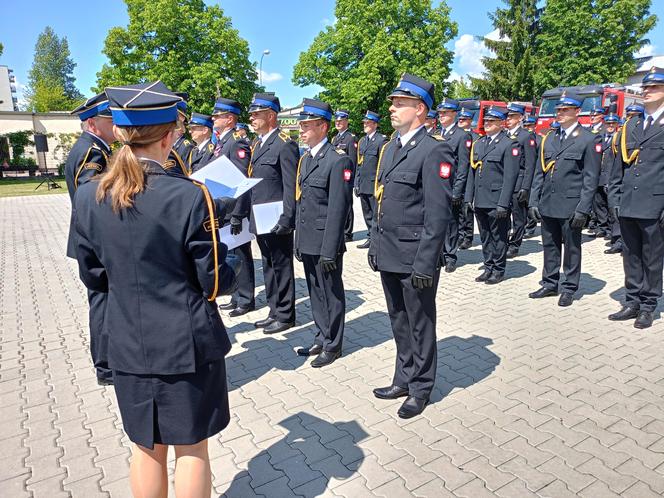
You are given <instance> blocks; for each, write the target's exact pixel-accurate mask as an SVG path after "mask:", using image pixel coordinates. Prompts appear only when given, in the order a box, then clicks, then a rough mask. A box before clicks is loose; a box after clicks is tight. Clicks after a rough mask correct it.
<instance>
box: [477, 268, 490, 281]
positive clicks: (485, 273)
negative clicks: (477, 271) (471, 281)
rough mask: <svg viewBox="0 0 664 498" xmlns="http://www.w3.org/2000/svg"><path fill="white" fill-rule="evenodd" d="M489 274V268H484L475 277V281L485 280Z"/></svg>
mask: <svg viewBox="0 0 664 498" xmlns="http://www.w3.org/2000/svg"><path fill="white" fill-rule="evenodd" d="M490 276H491V270H484V273H482V274H481V275H480V276H479V277H475V282H486V281H487V280H489V277H490Z"/></svg>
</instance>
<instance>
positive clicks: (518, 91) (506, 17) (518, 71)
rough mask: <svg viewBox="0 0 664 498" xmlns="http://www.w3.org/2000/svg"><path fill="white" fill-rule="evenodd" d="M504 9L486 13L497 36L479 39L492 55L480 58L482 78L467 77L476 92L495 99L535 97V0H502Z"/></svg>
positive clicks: (537, 32)
mask: <svg viewBox="0 0 664 498" xmlns="http://www.w3.org/2000/svg"><path fill="white" fill-rule="evenodd" d="M503 3H504V4H505V8H497V9H496V11H495V12H493V13H490V14H489V18H490V19H491V21H492V22H493V27H494V28H496V29H497V30H498V34H499V39H498V40H494V39H490V38H486V37H484V38H483V41H484V44H485V45H486V47H487V48H488V49H489V50H490V51H491V52H493V56H492V57H484V58H483V60H482V62H483V63H484V67H485V68H486V71H485V72H484V74H483V77H482V78H471V80H472V83H473V85H474V86H475V87H476V88H477V90H478V93H479V95H480V96H481V97H484V98H489V97H490V98H493V99H496V100H504V101H510V100H520V101H529V100H532V99H533V98H534V97H535V87H534V86H535V85H534V75H533V70H534V67H535V59H534V57H533V52H534V50H535V43H536V40H537V36H538V34H539V26H540V23H539V16H540V14H541V10H540V9H538V8H537V0H503Z"/></svg>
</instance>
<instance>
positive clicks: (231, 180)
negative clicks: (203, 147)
mask: <svg viewBox="0 0 664 498" xmlns="http://www.w3.org/2000/svg"><path fill="white" fill-rule="evenodd" d="M189 178H191V179H192V180H196V181H197V182H201V183H204V184H205V186H206V187H207V188H208V190H209V191H210V194H212V197H214V198H215V199H218V198H219V197H230V198H232V199H237V198H238V197H240V196H241V195H242V194H244V193H245V192H247V191H248V190H250V189H252V188H253V187H254V186H256V184H258V182H260V181H261V179H260V178H247V177H246V176H244V175H243V174H242V172H241V171H240V170H239V169H237V167H236V166H235V165H234V164H233V163H232V162H231V160H230V159H228V158H227V157H226V156H220V157H218V158H217V159H215V160H214V161H212V162H211V163H210V164H208V165H207V166H205V167H204V168H201V169H199V170H198V171H196V172H195V173H192V174H191V176H190V177H189Z"/></svg>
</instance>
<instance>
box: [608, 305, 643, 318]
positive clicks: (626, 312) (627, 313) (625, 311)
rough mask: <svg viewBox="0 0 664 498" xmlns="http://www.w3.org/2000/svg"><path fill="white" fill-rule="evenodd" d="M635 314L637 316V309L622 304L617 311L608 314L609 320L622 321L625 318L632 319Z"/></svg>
mask: <svg viewBox="0 0 664 498" xmlns="http://www.w3.org/2000/svg"><path fill="white" fill-rule="evenodd" d="M637 316H639V310H637V309H636V308H632V307H631V306H623V308H622V309H621V310H620V311H618V312H617V313H612V314H610V315H609V320H611V321H612V322H624V321H625V320H632V319H634V318H636V317H637Z"/></svg>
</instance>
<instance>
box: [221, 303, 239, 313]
mask: <svg viewBox="0 0 664 498" xmlns="http://www.w3.org/2000/svg"><path fill="white" fill-rule="evenodd" d="M235 308H237V304H235V303H234V302H233V301H229V302H227V303H226V304H220V305H219V309H220V310H224V311H228V310H234V309H235Z"/></svg>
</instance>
